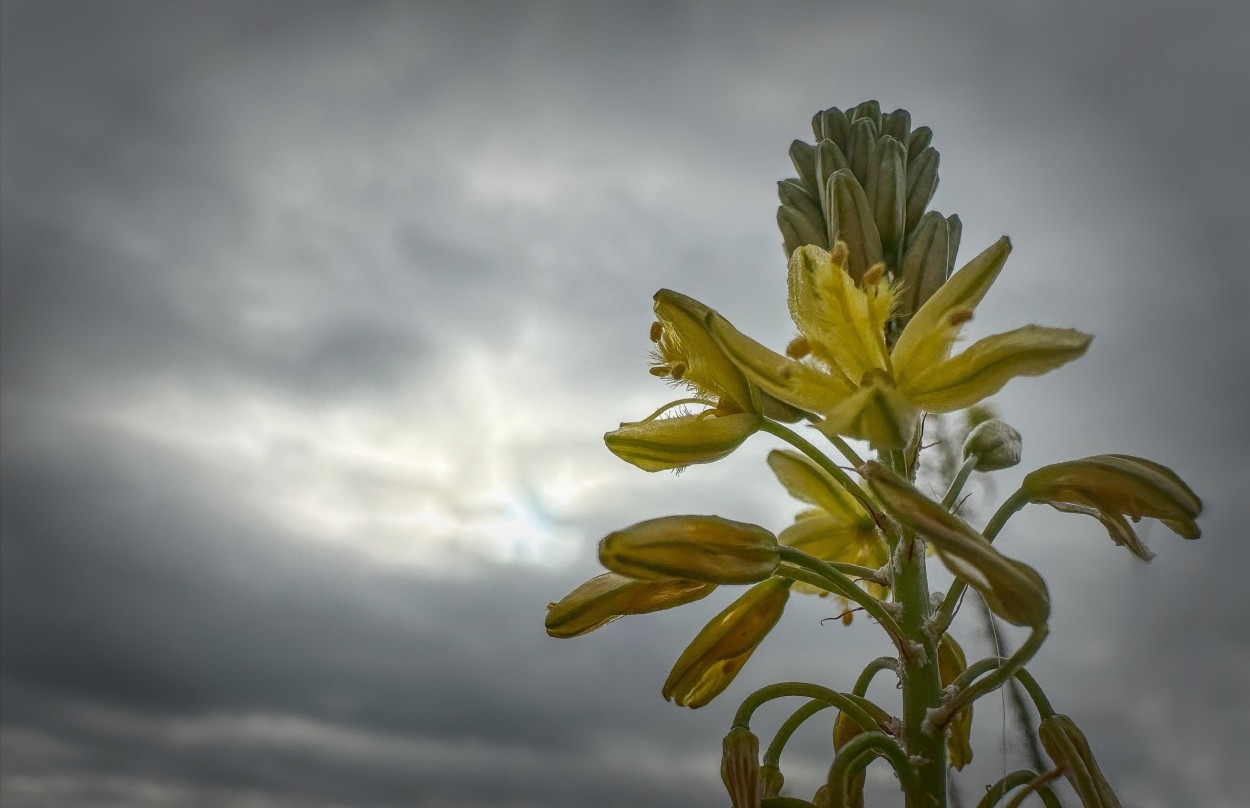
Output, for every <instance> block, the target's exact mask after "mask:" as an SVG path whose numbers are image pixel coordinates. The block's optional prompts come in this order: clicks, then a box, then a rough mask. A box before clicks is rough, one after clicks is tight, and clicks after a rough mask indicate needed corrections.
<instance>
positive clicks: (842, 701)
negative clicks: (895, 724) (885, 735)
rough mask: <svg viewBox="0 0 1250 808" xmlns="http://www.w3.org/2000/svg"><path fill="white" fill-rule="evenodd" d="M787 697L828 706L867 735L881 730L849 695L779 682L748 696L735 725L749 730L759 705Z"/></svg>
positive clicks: (804, 684) (736, 714) (735, 720)
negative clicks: (805, 699)
mask: <svg viewBox="0 0 1250 808" xmlns="http://www.w3.org/2000/svg"><path fill="white" fill-rule="evenodd" d="M786 696H806V697H807V698H809V699H818V700H820V701H824V702H828V703H829V704H831V705H833V706H834V707H837V708H838V709H839V710H841V711H842V712H844V713H846V714H847V716H848V717H850V719H851V720H852V721H854V722H855V723H856V724H859V727H860V729H862V730H864V731H866V732H868V731H877V730H878V726H877V722H876V720H875V719H874V718H873V717H872V716H871V715H869V714H868V711H867V710H865V709H864V708H863V707H861V706H859V702H857V701H856V700H855V699H854V698H852V697H851V696H849V695H847V694H846V693H839V692H837V691H836V690H830V689H829V688H827V687H822V686H820V685H813V684H809V683H807V682H779V683H778V684H775V685H768V686H767V687H761V688H760V689H759V690H757V691H755V692H754V693H752V694H751V695H749V696H747V697H746V699H745V700H744V701H743V702H742V704H741V705H740V706H739V707H738V712H737V713H735V714H734V722H733V725H734V726H735V727H745V728H746V729H750V728H751V716H753V715H755V711H756V710H758V709H759V708H760V705H762V704H765V703H767V702H770V701H772V700H773V699H780V698H785V697H786Z"/></svg>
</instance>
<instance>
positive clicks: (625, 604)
mask: <svg viewBox="0 0 1250 808" xmlns="http://www.w3.org/2000/svg"><path fill="white" fill-rule="evenodd" d="M715 588H716V584H708V583H702V582H699V581H677V580H668V581H635V580H634V579H632V578H626V577H625V576H623V575H617V574H616V573H614V572H606V573H604V574H603V575H597V576H595V577H594V578H591V579H590V580H589V581H587V582H586V583H584V584H582V585H581V586H579V587H577V588H576V589H574V590H573V591H572V592H570V593H568V594H567V595H565V596H564V597H563V598H561V599H560V602H559V603H549V604H547V621H546V623H547V633H548V634H550V635H551V636H552V637H560V638H565V637H578V636H580V635H582V634H587V633H589V632H591V631H594V630H595V629H597V628H599V627H600V626H605V625H607V624H608V623H611V622H612V621H613V620H615V619H616V618H618V617H622V616H624V615H627V614H648V613H650V612H658V611H661V610H663V609H671V608H673V607H675V606H682V605H684V604H687V603H693V602H694V601H696V600H701V599H702V598H705V597H707V596H708V595H710V594H711V593H712V590H714V589H715Z"/></svg>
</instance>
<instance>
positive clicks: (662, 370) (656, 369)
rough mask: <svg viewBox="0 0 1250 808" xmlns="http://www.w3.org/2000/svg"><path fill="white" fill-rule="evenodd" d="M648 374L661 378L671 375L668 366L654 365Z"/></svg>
mask: <svg viewBox="0 0 1250 808" xmlns="http://www.w3.org/2000/svg"><path fill="white" fill-rule="evenodd" d="M647 372H648V373H650V374H651V375H652V376H659V377H660V378H664V377H665V376H667V375H668V374H669V369H668V365H653V366H652V367H651V368H649V369H648V370H647Z"/></svg>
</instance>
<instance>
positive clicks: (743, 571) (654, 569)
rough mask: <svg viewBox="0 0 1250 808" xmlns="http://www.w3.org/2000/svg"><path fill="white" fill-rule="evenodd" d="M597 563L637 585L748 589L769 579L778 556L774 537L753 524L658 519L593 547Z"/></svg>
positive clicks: (712, 519)
mask: <svg viewBox="0 0 1250 808" xmlns="http://www.w3.org/2000/svg"><path fill="white" fill-rule="evenodd" d="M599 561H600V562H601V563H602V564H603V566H605V567H607V568H608V569H609V570H611V571H612V572H616V573H619V574H621V575H624V576H626V577H629V578H633V579H635V580H639V581H663V580H669V579H673V578H677V579H679V580H684V581H703V582H705V583H710V584H749V583H755V582H756V581H762V580H764V579H765V578H768V577H769V576H770V575H772V574H773V573H774V572H775V571H776V569H777V565H778V564H780V563H781V556H780V554H779V553H778V550H777V537H776V536H774V535H773V534H772V533H770V532H769V531H767V530H765V529H764V528H762V527H760V526H758V525H752V524H748V523H746V522H734V521H731V520H729V519H722V518H721V517H719V516H663V517H660V518H659V519H648V520H647V521H645V522H639V523H638V524H636V525H632V526H631V527H627V528H625V529H624V530H619V531H617V532H615V533H611V534H609V535H608V536H607V537H606V538H605V539H604V540H603V541H601V542H599Z"/></svg>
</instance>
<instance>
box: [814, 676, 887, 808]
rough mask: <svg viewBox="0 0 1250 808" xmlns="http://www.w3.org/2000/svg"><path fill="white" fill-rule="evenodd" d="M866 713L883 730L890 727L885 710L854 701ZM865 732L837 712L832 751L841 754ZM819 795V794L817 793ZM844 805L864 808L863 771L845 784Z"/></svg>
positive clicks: (851, 720) (851, 807)
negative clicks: (843, 749) (845, 747)
mask: <svg viewBox="0 0 1250 808" xmlns="http://www.w3.org/2000/svg"><path fill="white" fill-rule="evenodd" d="M856 701H857V702H858V703H859V705H860V706H861V707H863V708H864V710H865V711H867V713H868V714H869V715H870V716H872V718H873V720H875V721H876V722H877V724H878V725H879V726H880V727H882V728H883V729H884V728H887V727H889V726H890V724H891V722H892V721H893V719H892V718H891V717H890V714H889V713H887V712H886V711H885V710H883V709H881V708H880V707H878V706H877V705H876V704H875V703H873V702H871V701H869V700H868V699H862V698H861V699H857V700H856ZM865 731H866V730H865V729H864V728H863V727H861V726H860V725H859V724H858V723H856V721H855V719H853V718H851V717H850V716H848V715H847V714H846V713H845V712H843V711H841V710H839V711H838V717H837V718H835V719H834V721H833V750H834V752H841V751H842V748H843V747H844V746H846V745H847V744H848V743H850V742H851V741H852V740H853V739H854V738H855V737H856V736H858V735H859V734H860V733H862V732H865ZM818 793H819V792H818ZM846 805H847V808H863V806H864V770H863V769H862V768H861V769H860V770H859V771H857V772H856V773H855V774H853V775H851V778H850V779H849V780H848V781H847V783H846Z"/></svg>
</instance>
